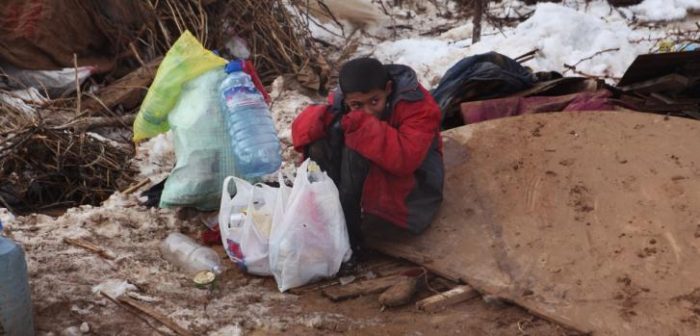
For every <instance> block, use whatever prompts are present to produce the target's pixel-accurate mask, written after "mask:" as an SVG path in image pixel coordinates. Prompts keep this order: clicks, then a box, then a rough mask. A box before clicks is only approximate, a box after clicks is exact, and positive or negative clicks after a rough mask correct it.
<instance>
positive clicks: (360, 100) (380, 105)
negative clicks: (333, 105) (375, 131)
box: [345, 81, 392, 118]
mask: <svg viewBox="0 0 700 336" xmlns="http://www.w3.org/2000/svg"><path fill="white" fill-rule="evenodd" d="M391 86H392V83H391V81H388V82H387V83H386V87H385V88H384V89H374V90H372V91H369V92H351V93H348V94H346V95H345V104H346V105H347V106H348V109H350V111H362V112H364V113H367V114H371V115H373V116H375V117H377V118H380V117H381V115H382V112H384V106H386V101H387V99H388V98H389V95H391Z"/></svg>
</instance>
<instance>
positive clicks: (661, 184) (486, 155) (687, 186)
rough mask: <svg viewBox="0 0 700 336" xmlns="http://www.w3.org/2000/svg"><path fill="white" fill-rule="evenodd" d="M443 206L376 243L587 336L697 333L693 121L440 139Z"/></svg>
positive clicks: (536, 122)
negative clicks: (411, 229)
mask: <svg viewBox="0 0 700 336" xmlns="http://www.w3.org/2000/svg"><path fill="white" fill-rule="evenodd" d="M444 139H445V147H444V148H445V165H446V181H445V192H444V198H445V200H444V204H443V206H442V208H441V210H440V212H439V213H438V217H437V219H436V220H435V222H434V223H433V225H432V226H431V227H430V228H429V229H428V230H427V231H426V232H425V233H424V234H422V235H420V236H413V235H410V234H407V233H404V232H398V231H397V230H395V229H392V228H390V227H378V226H375V227H372V228H371V229H369V228H366V229H368V230H366V231H367V234H368V235H371V236H370V237H369V243H370V246H372V247H373V248H376V249H378V250H381V251H383V252H385V253H387V254H390V255H393V256H397V257H403V258H406V259H409V260H412V261H414V262H417V263H419V264H422V265H424V266H425V267H427V268H428V269H430V270H432V271H434V272H436V273H438V274H441V275H443V276H446V277H448V278H451V279H453V280H461V281H465V282H467V283H469V284H470V285H472V286H474V287H475V288H476V289H478V290H479V291H482V292H484V293H489V294H493V295H496V296H499V297H502V298H504V299H506V300H509V301H512V302H515V303H517V304H519V305H521V306H523V307H525V308H527V309H528V310H530V311H532V312H533V313H535V314H537V315H540V316H543V317H546V318H548V319H550V320H553V321H557V322H559V323H561V324H563V325H566V326H569V327H572V328H575V329H577V330H579V331H583V332H593V334H594V335H697V334H698V330H700V276H699V275H700V151H698V140H700V122H698V121H695V120H689V119H681V118H673V117H671V118H667V117H664V116H660V115H654V114H644V113H635V112H614V111H606V112H560V113H543V114H530V115H525V116H519V117H511V118H503V119H497V120H492V121H488V122H483V123H478V124H473V125H468V126H463V127H460V128H456V129H453V130H450V131H446V132H444Z"/></svg>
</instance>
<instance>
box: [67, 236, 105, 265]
mask: <svg viewBox="0 0 700 336" xmlns="http://www.w3.org/2000/svg"><path fill="white" fill-rule="evenodd" d="M63 241H64V242H65V243H67V244H71V245H75V246H78V247H82V248H84V249H86V250H88V251H90V252H93V253H97V254H99V255H100V256H101V257H103V258H105V259H110V260H113V259H114V258H115V257H114V254H113V253H111V252H109V251H107V250H105V249H103V248H102V247H100V246H97V245H95V244H93V243H91V242H89V241H86V240H82V239H73V238H63Z"/></svg>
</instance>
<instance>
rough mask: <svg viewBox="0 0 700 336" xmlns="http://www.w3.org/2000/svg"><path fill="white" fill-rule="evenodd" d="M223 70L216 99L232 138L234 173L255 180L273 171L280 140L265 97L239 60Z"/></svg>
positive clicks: (278, 158)
mask: <svg viewBox="0 0 700 336" xmlns="http://www.w3.org/2000/svg"><path fill="white" fill-rule="evenodd" d="M226 72H227V73H228V76H227V77H226V78H225V79H224V81H223V82H222V83H221V86H220V87H219V100H220V104H221V111H222V113H223V114H224V120H226V127H227V129H228V133H229V135H230V138H231V141H232V147H233V155H234V158H235V168H236V173H237V174H238V175H239V177H241V178H243V179H246V180H255V179H256V178H259V177H261V176H263V175H266V174H270V173H273V172H275V171H276V170H277V169H279V167H280V165H281V164H282V156H281V154H280V152H281V150H280V143H279V139H278V138H277V132H276V131H275V126H274V123H273V122H272V117H271V116H270V110H269V109H268V107H267V104H265V99H264V98H263V96H262V94H260V92H259V91H258V90H257V88H256V87H255V84H253V80H252V79H251V78H250V76H249V75H248V74H246V73H245V72H243V71H242V67H241V63H240V62H236V61H232V62H230V63H229V64H228V65H227V66H226Z"/></svg>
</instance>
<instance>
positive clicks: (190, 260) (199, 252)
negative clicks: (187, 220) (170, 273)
mask: <svg viewBox="0 0 700 336" xmlns="http://www.w3.org/2000/svg"><path fill="white" fill-rule="evenodd" d="M160 252H161V253H162V254H163V258H165V259H166V260H168V261H169V262H171V263H173V264H175V265H177V266H178V267H180V268H182V269H183V270H184V271H185V272H187V273H188V274H190V275H195V274H196V273H198V272H201V271H212V272H214V273H216V274H221V272H222V268H221V259H220V258H219V255H218V254H216V252H215V251H214V250H212V249H210V248H208V247H206V246H202V245H199V244H198V243H197V242H195V241H194V240H192V238H190V237H187V236H185V235H184V234H182V233H179V232H173V233H171V234H169V235H168V237H167V238H165V240H163V241H162V242H161V243H160Z"/></svg>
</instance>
